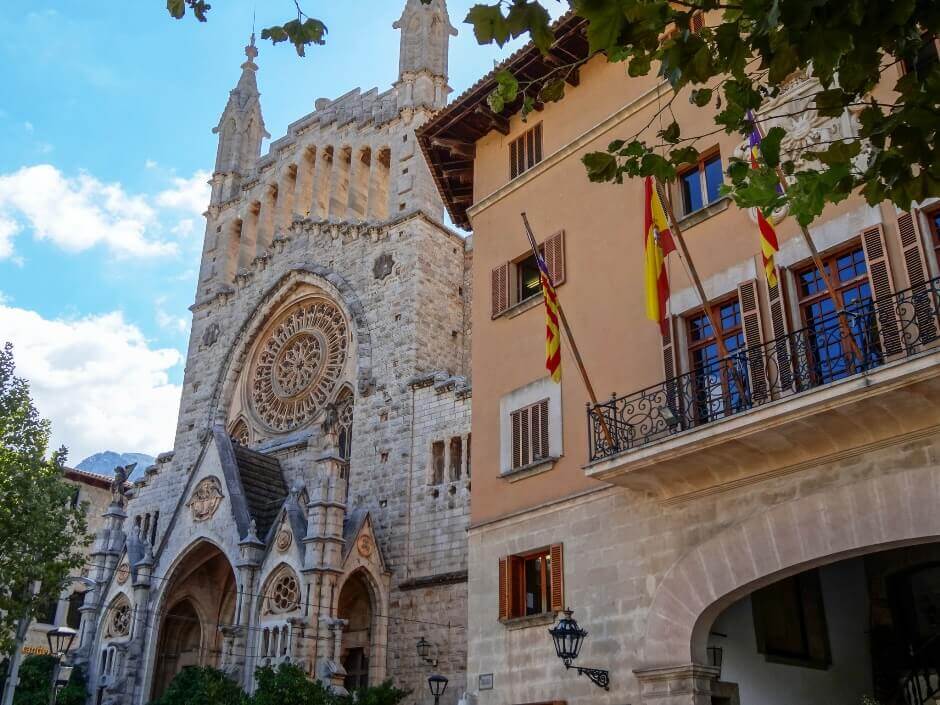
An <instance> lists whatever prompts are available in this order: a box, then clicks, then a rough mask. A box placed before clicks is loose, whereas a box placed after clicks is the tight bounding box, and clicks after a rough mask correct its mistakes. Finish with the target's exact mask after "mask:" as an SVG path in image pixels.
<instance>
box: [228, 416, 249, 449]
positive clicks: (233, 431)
mask: <svg viewBox="0 0 940 705" xmlns="http://www.w3.org/2000/svg"><path fill="white" fill-rule="evenodd" d="M228 435H229V438H231V439H232V443H237V444H238V445H240V446H246V447H247V446H250V445H251V428H250V427H249V426H248V422H247V421H246V420H245V417H244V416H242V415H241V414H239V415H238V418H237V419H235V421H234V422H233V423H232V425H231V426H229V429H228Z"/></svg>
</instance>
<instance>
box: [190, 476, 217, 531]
mask: <svg viewBox="0 0 940 705" xmlns="http://www.w3.org/2000/svg"><path fill="white" fill-rule="evenodd" d="M223 497H224V495H223V494H222V483H221V482H219V478H217V477H206V478H204V479H202V480H200V481H199V484H198V485H196V489H194V490H193V494H192V496H191V497H190V498H189V501H188V502H187V503H186V506H187V507H189V511H191V512H192V513H193V521H197V522H201V521H207V520H209V519H211V518H212V516H213V515H214V514H215V512H216V510H217V509H218V508H219V504H221V503H222V498H223Z"/></svg>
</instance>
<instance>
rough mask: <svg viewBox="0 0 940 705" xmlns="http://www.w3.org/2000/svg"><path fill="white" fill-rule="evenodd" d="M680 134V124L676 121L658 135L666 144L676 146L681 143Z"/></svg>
mask: <svg viewBox="0 0 940 705" xmlns="http://www.w3.org/2000/svg"><path fill="white" fill-rule="evenodd" d="M679 134H680V132H679V123H677V122H676V121H675V120H673V121H672V122H671V123H670V124H669V127H667V128H665V129H663V130H660V131H659V133H658V135H659V137H660V139H662V140H663V141H664V142H669V143H670V144H675V143H676V142H678V141H679Z"/></svg>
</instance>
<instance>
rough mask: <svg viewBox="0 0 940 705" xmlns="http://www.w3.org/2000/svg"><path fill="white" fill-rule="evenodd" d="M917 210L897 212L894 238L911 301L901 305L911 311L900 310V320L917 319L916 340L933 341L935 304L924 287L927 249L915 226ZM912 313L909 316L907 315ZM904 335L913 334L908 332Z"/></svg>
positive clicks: (926, 275)
mask: <svg viewBox="0 0 940 705" xmlns="http://www.w3.org/2000/svg"><path fill="white" fill-rule="evenodd" d="M918 221H919V213H918V212H916V211H915V212H914V213H901V214H899V215H898V239H899V240H900V242H901V255H902V257H903V259H904V268H905V270H906V271H907V280H908V283H909V285H910V288H911V302H910V304H904V306H908V305H909V306H912V307H913V311H902V312H901V315H902V316H903V318H904V320H905V321H907V320H911V319H913V320H916V321H917V335H916V338H917V339H918V340H923V341H929V340H934V339H935V338H936V337H937V333H938V325H937V324H938V321H937V317H936V314H935V307H934V306H933V305H932V300H931V293H930V292H929V291H928V289H927V282H928V281H929V279H930V276H929V274H928V272H927V252H926V249H925V248H924V240H923V238H922V237H921V234H920V228H919V227H918ZM911 314H913V315H911ZM905 333H906V335H907V336H910V337H914V336H912V335H911V333H910V331H905Z"/></svg>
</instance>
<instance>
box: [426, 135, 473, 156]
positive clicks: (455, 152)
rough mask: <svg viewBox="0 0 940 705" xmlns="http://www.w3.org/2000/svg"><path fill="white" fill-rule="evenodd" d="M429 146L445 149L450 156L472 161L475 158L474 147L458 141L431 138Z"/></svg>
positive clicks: (469, 143)
mask: <svg viewBox="0 0 940 705" xmlns="http://www.w3.org/2000/svg"><path fill="white" fill-rule="evenodd" d="M431 145H432V146H434V147H440V148H441V149H446V150H447V151H448V152H449V153H450V155H451V156H457V157H464V158H466V159H474V158H475V157H476V152H477V148H476V145H475V144H473V143H471V142H460V141H459V140H454V139H448V138H446V137H432V138H431Z"/></svg>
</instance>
